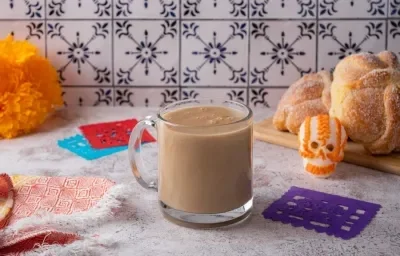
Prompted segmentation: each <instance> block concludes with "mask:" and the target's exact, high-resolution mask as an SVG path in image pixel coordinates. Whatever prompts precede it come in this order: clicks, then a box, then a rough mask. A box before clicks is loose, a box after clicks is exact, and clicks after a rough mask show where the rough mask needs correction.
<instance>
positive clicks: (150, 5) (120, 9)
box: [114, 0, 179, 19]
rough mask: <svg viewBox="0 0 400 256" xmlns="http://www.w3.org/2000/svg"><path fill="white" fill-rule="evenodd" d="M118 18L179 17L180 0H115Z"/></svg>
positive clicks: (115, 10)
mask: <svg viewBox="0 0 400 256" xmlns="http://www.w3.org/2000/svg"><path fill="white" fill-rule="evenodd" d="M114 17H116V18H152V19H155V18H160V19H163V18H177V17H179V0H159V1H154V0H114Z"/></svg>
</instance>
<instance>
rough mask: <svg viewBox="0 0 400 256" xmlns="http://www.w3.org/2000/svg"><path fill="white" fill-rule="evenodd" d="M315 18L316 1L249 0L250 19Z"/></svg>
mask: <svg viewBox="0 0 400 256" xmlns="http://www.w3.org/2000/svg"><path fill="white" fill-rule="evenodd" d="M320 1H322V0H320ZM316 16H317V0H303V1H293V0H275V1H274V0H272V1H271V0H250V18H278V19H282V18H298V19H301V18H315V17H316Z"/></svg>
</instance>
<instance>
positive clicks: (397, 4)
mask: <svg viewBox="0 0 400 256" xmlns="http://www.w3.org/2000/svg"><path fill="white" fill-rule="evenodd" d="M389 2H390V4H389V5H390V9H389V15H390V17H400V0H389Z"/></svg>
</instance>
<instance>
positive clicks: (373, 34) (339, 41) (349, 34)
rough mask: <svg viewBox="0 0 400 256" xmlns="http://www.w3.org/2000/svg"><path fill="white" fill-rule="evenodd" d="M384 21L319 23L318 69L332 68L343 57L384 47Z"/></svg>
mask: <svg viewBox="0 0 400 256" xmlns="http://www.w3.org/2000/svg"><path fill="white" fill-rule="evenodd" d="M385 26H386V25H385V22H384V21H335V22H330V21H329V22H328V21H324V22H320V23H319V41H320V44H319V52H318V69H328V70H332V71H333V68H334V67H335V65H336V63H337V62H338V61H339V60H341V59H343V58H344V57H346V56H348V55H350V54H354V53H359V52H363V51H366V52H379V51H382V50H383V49H385V35H384V32H385V30H386V28H385Z"/></svg>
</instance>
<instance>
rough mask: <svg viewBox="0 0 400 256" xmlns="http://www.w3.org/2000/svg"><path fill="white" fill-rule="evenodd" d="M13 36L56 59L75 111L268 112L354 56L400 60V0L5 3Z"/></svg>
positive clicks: (5, 25) (1, 20) (0, 22)
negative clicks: (193, 101)
mask: <svg viewBox="0 0 400 256" xmlns="http://www.w3.org/2000/svg"><path fill="white" fill-rule="evenodd" d="M11 32H12V33H14V35H15V37H16V38H17V39H27V40H30V41H31V42H33V43H34V44H36V45H37V46H38V47H39V49H40V51H41V52H42V54H43V55H46V56H47V57H48V58H50V59H51V61H52V63H53V64H54V66H55V67H56V68H57V69H58V72H59V75H60V81H61V82H62V84H63V87H64V92H63V96H64V100H65V104H66V105H68V106H71V105H81V106H83V105H90V106H100V105H107V106H114V105H115V106H118V105H126V106H161V105H164V104H166V103H169V102H173V101H176V100H179V99H187V98H199V97H207V98H223V99H232V100H236V101H240V102H244V103H246V104H248V105H249V106H251V107H253V108H266V107H274V106H276V105H277V103H278V102H279V99H280V97H281V96H282V94H283V93H284V91H285V90H286V88H287V87H288V86H289V85H290V84H291V83H293V82H294V81H295V80H297V79H298V78H300V77H301V76H302V75H304V74H306V73H310V72H314V71H316V70H321V69H326V70H332V69H333V68H334V66H335V64H336V63H337V62H338V61H339V60H340V59H342V58H344V57H345V56H347V55H349V54H353V53H357V52H361V51H370V52H379V51H382V50H384V49H388V50H392V51H394V52H395V53H396V54H398V56H399V57H400V0H162V1H155V0H2V1H0V36H2V37H5V36H6V35H7V34H8V33H11Z"/></svg>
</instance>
